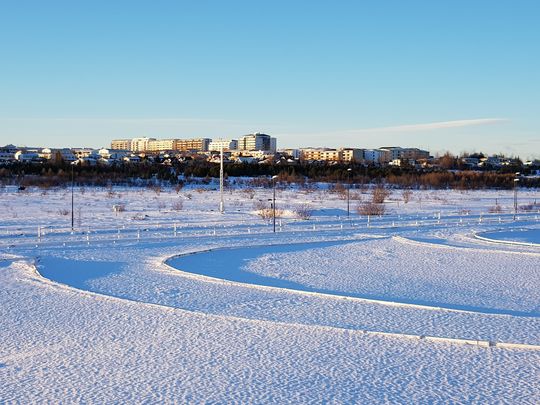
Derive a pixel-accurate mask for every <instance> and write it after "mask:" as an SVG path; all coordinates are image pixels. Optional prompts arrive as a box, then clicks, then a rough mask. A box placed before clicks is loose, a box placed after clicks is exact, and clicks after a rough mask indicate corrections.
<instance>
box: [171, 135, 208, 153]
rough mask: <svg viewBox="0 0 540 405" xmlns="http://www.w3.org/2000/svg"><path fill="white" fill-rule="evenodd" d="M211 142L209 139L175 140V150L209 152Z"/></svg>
mask: <svg viewBox="0 0 540 405" xmlns="http://www.w3.org/2000/svg"><path fill="white" fill-rule="evenodd" d="M210 141H211V139H209V138H193V139H175V140H174V147H173V150H178V151H183V152H185V151H198V152H207V151H208V146H209V145H210Z"/></svg>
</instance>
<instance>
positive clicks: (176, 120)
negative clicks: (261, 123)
mask: <svg viewBox="0 0 540 405" xmlns="http://www.w3.org/2000/svg"><path fill="white" fill-rule="evenodd" d="M0 121H43V122H93V123H121V124H124V123H128V124H137V123H152V124H160V123H161V124H164V123H167V124H186V123H187V124H192V123H207V122H209V123H216V122H218V123H219V122H226V123H236V122H239V121H234V120H226V119H219V118H185V117H138V118H137V117H43V118H40V117H32V118H22V117H16V118H1V117H0Z"/></svg>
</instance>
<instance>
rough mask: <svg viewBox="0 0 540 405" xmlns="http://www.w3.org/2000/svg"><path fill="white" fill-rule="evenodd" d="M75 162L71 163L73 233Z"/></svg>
mask: <svg viewBox="0 0 540 405" xmlns="http://www.w3.org/2000/svg"><path fill="white" fill-rule="evenodd" d="M74 167H75V162H71V232H73V229H74V222H75V211H74V193H73V190H74V188H75V172H74Z"/></svg>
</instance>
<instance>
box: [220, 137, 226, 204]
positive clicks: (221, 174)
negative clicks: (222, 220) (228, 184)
mask: <svg viewBox="0 0 540 405" xmlns="http://www.w3.org/2000/svg"><path fill="white" fill-rule="evenodd" d="M220 152H221V153H220V155H219V212H221V213H222V214H223V213H224V212H225V204H224V203H223V145H221V148H220Z"/></svg>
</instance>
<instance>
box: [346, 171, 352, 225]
mask: <svg viewBox="0 0 540 405" xmlns="http://www.w3.org/2000/svg"><path fill="white" fill-rule="evenodd" d="M351 171H352V169H351V168H350V167H349V168H348V169H347V219H349V218H350V206H351V203H350V201H351V199H350V194H351Z"/></svg>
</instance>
